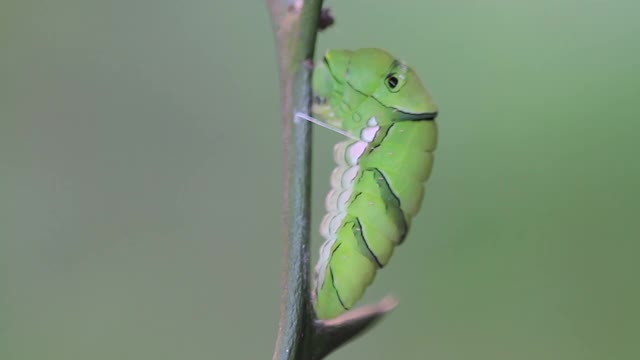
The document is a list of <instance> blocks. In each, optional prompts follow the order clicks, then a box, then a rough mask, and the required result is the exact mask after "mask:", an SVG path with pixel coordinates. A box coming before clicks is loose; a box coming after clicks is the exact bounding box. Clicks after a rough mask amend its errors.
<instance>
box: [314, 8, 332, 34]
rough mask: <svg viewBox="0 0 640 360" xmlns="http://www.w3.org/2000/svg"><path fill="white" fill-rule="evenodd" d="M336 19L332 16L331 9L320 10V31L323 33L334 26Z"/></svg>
mask: <svg viewBox="0 0 640 360" xmlns="http://www.w3.org/2000/svg"><path fill="white" fill-rule="evenodd" d="M334 22H335V18H334V17H333V14H331V9H330V8H328V7H326V8H324V9H322V10H320V18H319V19H318V30H319V31H323V30H326V29H327V28H328V27H330V26H331V25H333V23H334Z"/></svg>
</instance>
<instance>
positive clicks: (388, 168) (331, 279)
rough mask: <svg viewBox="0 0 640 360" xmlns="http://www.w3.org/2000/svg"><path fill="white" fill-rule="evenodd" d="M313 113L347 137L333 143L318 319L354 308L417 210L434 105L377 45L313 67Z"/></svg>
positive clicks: (334, 53)
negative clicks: (348, 136)
mask: <svg viewBox="0 0 640 360" xmlns="http://www.w3.org/2000/svg"><path fill="white" fill-rule="evenodd" d="M313 79H314V93H315V95H316V97H317V99H316V101H315V103H314V109H313V113H314V116H315V117H317V118H318V119H320V120H321V121H323V122H325V123H326V124H328V125H329V126H333V127H336V128H338V129H341V130H343V131H345V132H347V133H348V134H351V135H350V139H348V140H345V141H342V142H339V143H338V144H336V145H335V147H334V160H335V162H336V165H337V166H336V168H335V169H334V170H333V172H332V174H331V178H330V183H331V190H330V191H329V193H328V194H327V198H326V209H327V214H326V215H325V216H324V218H323V220H322V223H321V225H320V233H321V235H322V236H323V237H324V239H325V242H324V244H323V245H322V247H321V249H320V258H319V261H318V264H317V265H316V268H315V287H314V294H313V295H314V296H313V297H314V306H315V311H316V314H317V316H318V318H320V319H329V318H334V317H336V316H338V315H340V314H341V313H343V312H344V311H346V310H348V309H350V308H352V307H353V306H354V305H355V304H356V303H357V301H358V300H359V299H360V298H361V297H362V296H363V294H364V292H365V290H366V288H367V287H368V286H369V285H370V284H371V282H373V280H374V278H375V275H376V272H377V270H378V269H381V268H383V267H384V266H386V265H387V264H388V263H389V260H390V258H391V255H392V254H393V252H394V249H395V247H396V246H397V245H399V244H401V243H402V242H403V241H404V239H405V238H406V236H407V233H408V231H409V228H410V224H411V221H412V219H413V217H414V216H415V215H416V214H417V213H418V211H419V209H420V207H421V205H422V201H423V197H424V184H425V182H426V181H427V180H428V178H429V177H430V175H431V169H432V166H433V161H434V157H433V152H434V150H435V148H436V142H437V128H436V124H435V121H434V119H435V117H436V115H437V107H436V105H435V104H434V103H433V101H432V99H431V96H430V94H429V93H428V91H427V90H426V89H425V88H424V87H423V85H422V83H421V82H420V80H419V79H418V77H417V75H416V74H415V73H414V71H413V70H412V69H411V68H410V67H408V66H407V65H405V64H404V63H402V62H400V61H398V60H396V59H395V58H394V57H393V56H391V55H390V54H389V53H387V52H386V51H384V50H380V49H359V50H356V51H349V50H330V51H328V52H327V53H326V54H325V57H324V59H323V61H322V63H320V64H319V65H318V66H316V69H315V71H314V78H313Z"/></svg>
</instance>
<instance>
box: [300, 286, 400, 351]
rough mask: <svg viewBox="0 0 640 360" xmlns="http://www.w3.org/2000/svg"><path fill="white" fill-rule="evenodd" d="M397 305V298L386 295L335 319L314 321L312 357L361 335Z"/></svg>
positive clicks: (332, 349) (334, 348)
mask: <svg viewBox="0 0 640 360" xmlns="http://www.w3.org/2000/svg"><path fill="white" fill-rule="evenodd" d="M397 305H398V299H396V298H395V297H393V296H391V295H388V296H386V297H384V298H383V299H382V300H380V301H379V302H378V303H377V304H373V305H365V306H363V307H360V308H357V309H354V310H351V311H348V312H346V313H344V314H342V315H340V316H338V317H337V318H335V319H330V320H316V321H314V328H315V331H314V333H315V338H314V346H313V354H312V359H322V358H324V357H325V356H327V355H329V354H330V353H331V352H333V351H334V350H336V349H337V348H339V347H340V346H342V345H344V344H345V343H347V342H349V341H351V340H353V339H355V338H356V337H358V336H360V335H362V334H363V333H364V332H365V331H366V330H368V329H369V328H371V327H372V326H373V325H375V324H376V323H377V322H378V321H379V320H381V319H382V317H383V316H384V315H386V314H387V313H389V312H390V311H391V310H393V309H395V307H396V306H397Z"/></svg>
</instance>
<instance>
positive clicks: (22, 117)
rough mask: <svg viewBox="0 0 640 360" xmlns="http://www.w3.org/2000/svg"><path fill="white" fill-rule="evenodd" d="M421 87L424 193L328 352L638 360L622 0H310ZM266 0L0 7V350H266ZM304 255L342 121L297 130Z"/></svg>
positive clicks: (98, 358) (274, 271) (343, 41)
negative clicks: (357, 322) (389, 304)
mask: <svg viewBox="0 0 640 360" xmlns="http://www.w3.org/2000/svg"><path fill="white" fill-rule="evenodd" d="M328 5H330V6H331V7H332V9H333V13H334V14H335V16H336V24H335V25H334V27H333V28H331V29H329V30H327V31H325V32H323V33H322V34H320V41H319V44H318V51H319V53H321V52H323V51H324V50H325V49H327V48H330V47H345V48H357V47H370V46H374V47H382V48H385V49H387V50H389V51H391V52H392V53H394V54H396V55H397V56H398V57H399V58H401V59H403V60H406V61H407V62H408V63H410V64H411V65H412V66H414V67H415V68H416V70H417V72H418V73H419V74H420V75H421V76H422V78H423V80H424V81H425V82H426V83H427V84H428V87H429V89H430V90H431V92H432V93H433V95H434V97H435V98H436V100H437V102H438V104H439V106H440V109H441V113H440V114H441V115H440V117H439V118H438V120H439V125H440V143H439V148H438V151H437V160H436V164H435V170H434V175H433V177H432V179H431V180H430V182H429V183H428V193H427V196H426V202H425V206H424V208H423V209H422V211H421V212H420V214H419V216H418V217H417V218H416V220H415V221H414V223H413V228H412V230H411V232H410V235H409V237H408V239H407V241H406V242H405V243H404V244H403V245H402V246H401V247H400V248H398V249H397V251H396V252H395V255H394V257H393V258H392V260H391V263H390V265H389V266H388V267H387V268H385V269H384V270H383V271H381V272H379V273H378V278H377V280H376V282H374V284H373V286H372V287H371V288H370V289H369V291H368V292H367V295H366V297H365V299H364V301H363V302H362V303H366V302H373V301H376V300H377V299H379V298H380V297H382V296H384V295H385V294H388V293H393V294H395V295H396V296H398V297H399V299H400V301H401V302H400V306H399V307H398V309H397V310H396V311H395V312H394V313H393V314H392V315H391V316H389V317H388V318H387V319H386V320H385V321H384V322H383V323H382V324H381V326H378V327H377V328H375V329H374V330H373V331H371V332H370V333H368V334H367V335H366V336H364V337H362V338H360V339H358V340H357V341H356V342H354V343H351V344H349V345H348V346H347V347H345V348H343V349H341V350H340V351H339V352H337V353H335V354H334V355H333V356H331V358H332V359H349V360H356V359H402V360H405V359H439V360H445V359H451V360H453V359H460V360H463V359H475V360H479V359H487V360H489V359H491V360H495V359H509V360H511V359H517V360H521V359H532V360H533V359H536V360H537V359H562V360H572V359H575V360H585V359H594V360H595V359H616V360H617V359H638V358H640V350H639V348H638V339H639V335H640V331H639V330H638V323H639V322H640V311H639V310H638V304H639V303H640V291H639V287H640V285H639V282H638V275H639V274H640V271H639V270H640V266H638V265H637V263H638V260H637V258H638V253H639V252H640V245H639V244H638V243H639V240H640V221H638V215H639V214H640V205H639V204H640V198H639V197H640V196H639V195H640V191H639V190H638V186H639V185H640V164H639V163H638V155H639V153H640V152H639V150H638V145H637V143H638V140H637V138H638V133H639V132H640V121H638V119H639V115H638V114H639V111H638V105H637V104H638V96H639V95H640V70H639V67H638V66H639V64H640V46H639V45H638V39H637V37H638V34H639V33H640V21H638V15H637V14H638V12H639V11H640V3H639V2H638V1H632V0H616V1H609V2H605V1H593V0H583V1H575V0H574V1H569V0H565V1H552V0H540V1H507V0H495V1H483V2H480V1H470V0H463V1H445V0H430V1H419V0H398V1H394V2H389V1H382V0H371V1H366V2H363V1H355V0H341V1H335V0H334V1H329V2H328ZM276 69H277V66H276V56H275V50H274V44H273V34H272V32H271V25H270V22H269V17H268V12H267V9H266V6H265V4H264V3H263V2H262V1H221V0H213V1H202V0H200V1H198V0H194V1H189V0H187V1H167V0H158V1H150V0H127V1H124V0H113V1H97V0H93V1H80V0H57V1H51V2H42V1H33V0H5V1H2V2H0V359H7V360H32V359H51V360H76V359H77V360H80V359H82V360H85V359H91V360H102V359H105V360H112V359H136V360H142V359H153V360H163V359H167V360H169V359H268V358H270V357H271V353H272V350H273V344H274V341H275V337H276V330H277V320H278V316H279V310H280V308H279V299H280V284H281V280H280V273H281V269H282V259H281V255H282V248H283V242H282V225H281V214H280V209H281V168H282V158H281V144H280V140H281V134H280V131H281V124H280V119H279V94H278V90H277V84H278V80H277V72H276ZM314 139H315V142H314V154H313V159H314V163H313V170H314V172H313V201H314V205H313V211H314V212H313V229H314V234H313V236H314V237H313V260H314V262H315V259H316V258H317V249H318V247H319V246H320V243H321V238H320V236H319V234H318V233H317V230H316V229H317V227H318V225H319V222H320V219H321V218H322V215H323V211H324V196H325V194H326V192H327V190H328V189H329V180H328V179H329V174H330V172H331V169H332V167H333V163H332V147H333V144H334V143H335V142H337V141H339V140H340V136H339V135H336V134H333V133H330V132H328V131H326V130H323V129H319V128H315V129H314Z"/></svg>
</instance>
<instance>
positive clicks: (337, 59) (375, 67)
mask: <svg viewBox="0 0 640 360" xmlns="http://www.w3.org/2000/svg"><path fill="white" fill-rule="evenodd" d="M324 63H325V65H326V67H327V68H329V69H331V70H330V72H331V74H332V75H333V76H334V77H337V78H341V79H345V80H346V81H347V82H348V83H349V84H350V85H351V86H352V87H353V88H354V89H356V90H358V91H359V92H361V93H363V94H366V95H370V96H372V97H374V98H375V99H376V100H377V101H378V102H380V104H382V105H383V106H385V107H388V108H390V109H392V112H393V115H394V116H393V118H394V120H396V121H402V120H423V119H434V118H435V117H436V115H437V113H438V107H437V106H436V104H435V103H434V102H433V99H432V97H431V94H430V93H429V91H428V90H427V89H426V88H425V87H424V85H423V84H422V82H421V81H420V78H419V77H418V75H417V74H416V73H415V71H414V70H413V69H412V68H411V67H409V66H408V65H406V64H404V63H403V62H401V61H399V60H397V59H396V58H394V57H393V56H392V55H391V54H389V53H388V52H386V51H385V50H382V49H375V48H364V49H358V50H355V51H350V50H329V51H327V53H326V54H325V57H324Z"/></svg>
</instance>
